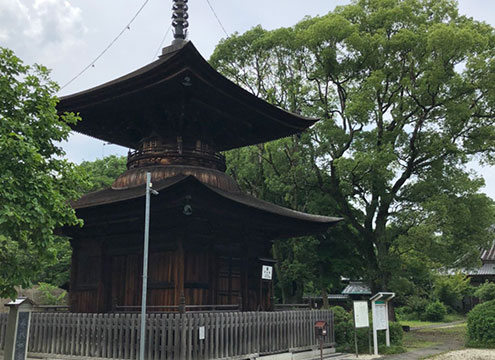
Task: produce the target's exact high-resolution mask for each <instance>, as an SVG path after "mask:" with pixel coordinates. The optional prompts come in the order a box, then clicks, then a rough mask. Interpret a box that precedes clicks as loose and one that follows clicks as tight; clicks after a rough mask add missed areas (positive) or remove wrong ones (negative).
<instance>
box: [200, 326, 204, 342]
mask: <svg viewBox="0 0 495 360" xmlns="http://www.w3.org/2000/svg"><path fill="white" fill-rule="evenodd" d="M204 339H205V327H204V326H200V327H199V340H204Z"/></svg>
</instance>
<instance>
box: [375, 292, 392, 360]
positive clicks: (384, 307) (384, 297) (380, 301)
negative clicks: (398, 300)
mask: <svg viewBox="0 0 495 360" xmlns="http://www.w3.org/2000/svg"><path fill="white" fill-rule="evenodd" d="M394 297H395V293H390V292H379V293H377V294H375V295H373V296H372V297H371V299H370V300H371V312H372V315H373V348H374V353H375V355H378V334H377V332H378V330H385V331H386V333H385V341H386V345H387V346H390V329H389V326H388V303H389V301H390V300H392V299H393V298H394Z"/></svg>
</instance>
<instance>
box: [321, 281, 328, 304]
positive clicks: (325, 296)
mask: <svg viewBox="0 0 495 360" xmlns="http://www.w3.org/2000/svg"><path fill="white" fill-rule="evenodd" d="M321 298H322V300H323V308H324V309H328V308H329V307H330V304H329V303H328V293H327V289H326V288H325V287H324V286H322V287H321Z"/></svg>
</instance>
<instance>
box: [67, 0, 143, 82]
mask: <svg viewBox="0 0 495 360" xmlns="http://www.w3.org/2000/svg"><path fill="white" fill-rule="evenodd" d="M148 2H149V0H145V1H144V3H143V5H141V7H140V8H139V10H138V11H137V12H136V14H134V16H133V17H132V19H131V21H129V22H128V23H127V25H126V26H124V28H123V29H122V30H121V31H120V33H119V34H118V35H117V36H116V37H115V38H114V39H113V40H112V41H111V42H110V44H108V46H107V47H106V48H105V49H103V51H102V52H101V53H100V54H99V55H98V56H97V57H96V58H95V59H94V60H93V61H92V62H90V63H89V64H88V66H86V67H85V68H84V69H82V70H81V71H80V72H79V73H78V74H77V75H76V76H74V77H73V78H72V79H70V80H69V81H68V82H67V83H66V84H65V85H63V86H62V87H61V88H60V90H62V89H64V88H65V87H66V86H68V85H69V84H71V83H72V82H73V81H74V80H76V79H77V78H78V77H79V76H81V75H82V74H84V73H85V72H86V70H88V69H89V68H91V67H94V65H95V63H96V62H97V61H98V60H99V59H100V58H101V57H102V56H103V54H105V53H106V52H107V51H108V49H110V48H111V47H112V45H113V44H115V42H116V41H117V40H118V39H119V38H120V37H121V36H122V35H123V34H124V32H125V31H126V30H130V29H131V24H132V23H133V22H134V20H135V19H136V18H137V17H138V15H139V14H140V13H141V11H142V10H143V9H144V7H145V6H146V4H147V3H148Z"/></svg>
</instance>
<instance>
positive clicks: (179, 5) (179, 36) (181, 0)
mask: <svg viewBox="0 0 495 360" xmlns="http://www.w3.org/2000/svg"><path fill="white" fill-rule="evenodd" d="M173 2H174V4H173V6H172V10H173V13H172V26H173V28H174V40H173V41H172V44H173V45H176V44H177V45H179V44H182V43H184V42H185V41H186V38H187V28H188V27H189V22H188V21H187V19H188V18H189V14H188V13H187V10H189V7H188V6H187V2H188V0H173Z"/></svg>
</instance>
